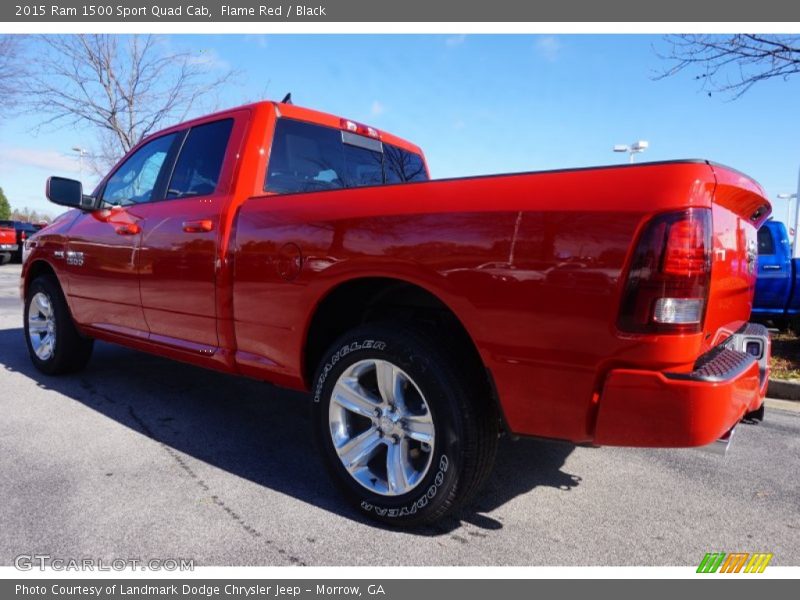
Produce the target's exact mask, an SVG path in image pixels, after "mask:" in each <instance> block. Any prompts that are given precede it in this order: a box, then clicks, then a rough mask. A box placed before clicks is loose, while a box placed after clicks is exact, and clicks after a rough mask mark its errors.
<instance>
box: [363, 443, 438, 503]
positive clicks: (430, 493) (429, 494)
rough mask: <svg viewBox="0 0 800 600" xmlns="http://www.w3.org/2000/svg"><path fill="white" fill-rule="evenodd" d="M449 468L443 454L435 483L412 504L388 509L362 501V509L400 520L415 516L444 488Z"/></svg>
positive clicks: (434, 479)
mask: <svg viewBox="0 0 800 600" xmlns="http://www.w3.org/2000/svg"><path fill="white" fill-rule="evenodd" d="M449 467H450V460H449V459H448V458H447V455H446V454H442V456H441V458H440V459H439V470H438V471H437V472H436V476H435V477H434V478H433V483H432V484H431V485H430V486H429V487H428V489H427V490H426V491H425V493H423V494H422V496H420V497H419V498H417V499H416V500H414V501H413V502H411V503H410V504H406V505H405V506H401V507H398V508H387V507H383V506H376V505H375V504H373V503H371V502H368V501H366V500H362V501H361V509H362V510H363V511H365V512H374V513H375V514H376V515H378V516H379V517H390V518H398V517H407V516H411V515H414V514H416V513H417V511H419V510H421V509H423V508H425V507H426V506H428V504H429V503H430V502H431V501H432V500H433V499H434V498H435V497H436V494H437V493H438V492H439V488H440V487H442V484H443V483H444V477H445V473H446V472H447V470H448V468H449Z"/></svg>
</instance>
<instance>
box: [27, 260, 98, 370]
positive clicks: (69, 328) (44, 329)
mask: <svg viewBox="0 0 800 600" xmlns="http://www.w3.org/2000/svg"><path fill="white" fill-rule="evenodd" d="M24 319H25V342H26V343H27V345H28V353H29V354H30V356H31V360H32V361H33V364H34V365H35V366H36V368H37V369H39V370H40V371H41V372H42V373H46V374H48V375H59V374H62V373H71V372H74V371H79V370H81V369H83V368H84V367H85V366H86V363H87V362H88V361H89V358H90V357H91V355H92V347H93V341H92V340H91V339H88V338H85V337H83V336H82V335H81V334H80V333H79V332H78V330H77V329H76V328H75V323H74V322H73V321H72V316H71V315H70V313H69V308H68V307H67V302H66V300H65V298H64V294H63V292H62V291H61V286H60V285H59V284H58V280H57V279H56V278H55V277H54V276H53V275H41V276H39V277H37V278H36V279H34V280H33V281H32V282H31V284H30V286H28V291H27V294H26V296H25V313H24Z"/></svg>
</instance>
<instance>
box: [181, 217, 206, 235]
mask: <svg viewBox="0 0 800 600" xmlns="http://www.w3.org/2000/svg"><path fill="white" fill-rule="evenodd" d="M212 229H214V221H212V220H211V219H201V220H199V221H184V222H183V230H184V231H185V232H186V233H208V232H209V231H211V230H212Z"/></svg>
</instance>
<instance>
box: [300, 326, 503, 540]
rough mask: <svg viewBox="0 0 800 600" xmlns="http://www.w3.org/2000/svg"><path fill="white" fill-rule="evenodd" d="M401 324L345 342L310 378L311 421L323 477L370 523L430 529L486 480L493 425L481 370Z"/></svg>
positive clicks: (359, 332) (367, 330)
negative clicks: (324, 467) (430, 524)
mask: <svg viewBox="0 0 800 600" xmlns="http://www.w3.org/2000/svg"><path fill="white" fill-rule="evenodd" d="M447 338H448V336H447V335H446V334H444V332H443V335H440V336H437V337H433V336H431V335H430V334H429V333H427V332H425V331H423V330H422V329H420V328H418V327H416V326H414V325H409V324H408V323H382V324H370V325H365V326H363V327H360V328H358V329H356V330H354V331H353V332H351V333H348V334H346V335H345V336H343V337H342V338H340V339H339V341H338V342H337V343H335V344H334V345H333V346H332V347H331V348H330V350H329V351H328V352H327V354H326V355H325V357H324V359H323V361H322V366H321V368H320V369H319V370H318V372H317V375H316V378H315V389H314V413H315V414H314V423H315V427H316V433H317V440H318V442H319V444H320V446H321V450H322V453H323V455H324V457H325V460H326V463H327V466H328V469H329V472H330V473H331V474H332V476H333V479H334V481H335V482H336V483H337V485H338V487H339V488H340V489H341V490H342V491H343V493H344V495H345V496H346V497H347V498H348V499H349V500H350V501H351V502H352V503H353V504H354V505H355V506H357V507H358V509H359V510H360V511H362V512H363V513H365V514H367V515H368V516H370V517H371V518H374V519H378V520H380V521H383V522H387V523H390V524H393V525H397V526H414V525H420V524H423V523H427V522H431V521H434V520H436V519H438V518H440V517H442V516H443V515H445V514H446V513H448V512H450V511H452V510H453V509H455V508H456V507H457V506H459V505H460V504H462V503H463V502H466V501H468V500H469V499H470V497H472V496H473V495H474V494H475V493H476V492H477V491H478V490H479V488H480V487H481V485H482V483H483V482H484V480H485V479H486V477H487V476H488V474H489V472H490V470H491V466H492V463H493V461H494V455H495V451H496V447H497V436H498V417H497V414H496V411H495V410H494V405H493V403H492V402H491V400H490V398H489V394H488V386H487V385H486V381H485V378H484V377H482V376H481V373H482V369H481V365H480V364H478V365H475V364H472V361H471V360H469V357H468V356H467V355H466V353H464V352H463V351H461V350H460V349H458V348H457V347H456V346H455V345H453V346H451V345H449V344H446V343H442V342H441V341H440V340H442V339H447Z"/></svg>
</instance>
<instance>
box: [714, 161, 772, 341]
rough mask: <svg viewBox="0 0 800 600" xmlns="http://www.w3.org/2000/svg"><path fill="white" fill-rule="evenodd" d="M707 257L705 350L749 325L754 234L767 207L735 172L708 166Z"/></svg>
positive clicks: (757, 191)
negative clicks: (712, 179) (709, 259)
mask: <svg viewBox="0 0 800 600" xmlns="http://www.w3.org/2000/svg"><path fill="white" fill-rule="evenodd" d="M711 168H712V170H713V172H714V177H715V179H716V187H715V190H714V198H713V206H712V222H713V228H714V229H713V236H712V237H713V257H712V266H711V287H710V292H709V299H708V308H707V312H706V319H705V336H704V342H705V346H706V348H705V349H708V348H711V347H713V346H716V345H717V344H719V343H720V342H722V341H723V340H725V339H726V338H727V337H728V336H729V335H730V334H732V333H733V332H735V331H736V330H738V329H739V328H740V327H741V326H742V325H743V324H744V323H746V322H747V321H749V319H750V312H751V310H752V308H753V292H754V290H755V282H756V258H757V249H758V244H757V240H756V234H757V231H758V228H759V227H760V226H761V224H762V223H763V222H764V221H765V220H766V219H767V217H768V216H769V214H770V212H771V211H772V207H771V206H770V203H769V201H768V200H767V199H766V198H765V194H764V190H763V189H762V188H761V186H760V185H758V183H756V182H755V181H753V180H752V179H751V178H750V177H748V176H746V175H744V174H742V173H739V172H738V171H736V170H734V169H731V168H728V167H723V166H720V165H715V164H712V165H711Z"/></svg>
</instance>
